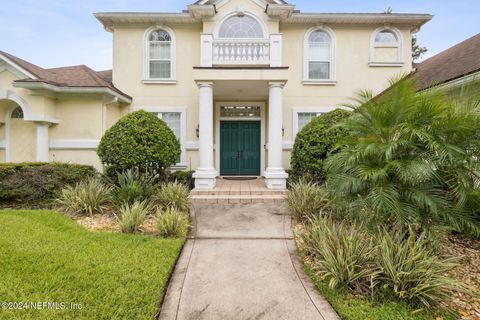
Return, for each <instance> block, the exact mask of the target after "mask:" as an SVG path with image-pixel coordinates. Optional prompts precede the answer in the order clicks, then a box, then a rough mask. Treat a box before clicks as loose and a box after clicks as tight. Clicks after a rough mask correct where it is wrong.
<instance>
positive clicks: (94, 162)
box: [50, 150, 102, 171]
mask: <svg viewBox="0 0 480 320" xmlns="http://www.w3.org/2000/svg"><path fill="white" fill-rule="evenodd" d="M50 161H56V162H66V163H78V164H86V165H91V166H94V167H95V168H96V169H97V170H98V171H102V164H101V163H100V159H99V158H98V156H97V152H96V151H95V150H50Z"/></svg>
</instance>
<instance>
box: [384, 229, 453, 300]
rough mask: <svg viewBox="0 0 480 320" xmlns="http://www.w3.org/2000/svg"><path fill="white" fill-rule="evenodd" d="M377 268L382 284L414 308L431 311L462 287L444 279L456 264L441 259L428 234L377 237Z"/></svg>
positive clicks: (393, 233)
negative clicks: (417, 306) (452, 291)
mask: <svg viewBox="0 0 480 320" xmlns="http://www.w3.org/2000/svg"><path fill="white" fill-rule="evenodd" d="M377 241H378V244H379V246H378V258H377V264H378V267H379V270H380V277H379V280H380V282H381V283H382V284H383V285H384V287H387V288H389V289H390V290H392V291H393V293H394V295H395V296H396V297H397V298H399V299H402V300H407V301H408V302H410V303H413V304H414V305H423V306H425V307H427V308H431V307H432V305H433V304H437V303H439V302H441V301H442V300H444V299H445V298H447V297H448V295H449V292H451V290H456V289H460V288H461V285H460V284H459V283H458V282H456V281H455V280H453V279H452V278H449V277H447V276H444V274H445V272H447V271H449V270H451V269H453V268H454V267H455V266H456V265H457V264H456V263H455V260H453V259H441V258H439V257H438V253H437V252H436V250H435V248H434V246H432V244H431V240H430V239H428V237H427V235H426V233H422V234H420V235H419V236H417V235H416V234H415V233H414V232H413V231H411V230H410V231H409V232H407V233H405V232H403V231H398V230H397V231H394V232H386V231H384V232H382V233H381V235H380V236H379V237H378V240H377Z"/></svg>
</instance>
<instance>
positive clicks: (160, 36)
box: [146, 29, 175, 80]
mask: <svg viewBox="0 0 480 320" xmlns="http://www.w3.org/2000/svg"><path fill="white" fill-rule="evenodd" d="M147 39H148V40H147V41H148V44H147V48H146V50H147V52H146V56H147V60H148V61H147V65H146V68H147V71H146V76H147V78H148V79H150V80H172V79H174V65H175V60H174V59H175V51H174V46H175V43H174V40H173V36H172V33H171V32H169V31H168V30H165V29H155V30H152V31H150V32H149V34H148V38H147Z"/></svg>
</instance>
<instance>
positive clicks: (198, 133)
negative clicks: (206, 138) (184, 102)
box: [195, 124, 200, 138]
mask: <svg viewBox="0 0 480 320" xmlns="http://www.w3.org/2000/svg"><path fill="white" fill-rule="evenodd" d="M195 135H196V136H197V138H200V124H197V128H196V129H195Z"/></svg>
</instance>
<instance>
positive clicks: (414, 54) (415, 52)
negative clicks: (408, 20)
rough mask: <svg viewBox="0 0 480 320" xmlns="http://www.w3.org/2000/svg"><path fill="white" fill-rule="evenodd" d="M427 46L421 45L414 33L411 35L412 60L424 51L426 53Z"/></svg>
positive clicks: (417, 58)
mask: <svg viewBox="0 0 480 320" xmlns="http://www.w3.org/2000/svg"><path fill="white" fill-rule="evenodd" d="M427 51H428V49H427V47H422V46H420V45H419V44H418V39H417V36H416V35H413V36H412V59H413V62H415V61H418V60H420V59H421V58H422V57H423V55H424V54H425V53H427Z"/></svg>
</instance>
